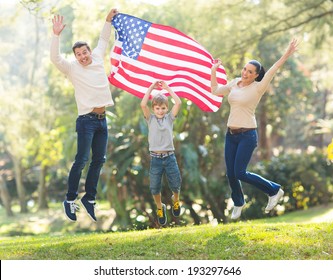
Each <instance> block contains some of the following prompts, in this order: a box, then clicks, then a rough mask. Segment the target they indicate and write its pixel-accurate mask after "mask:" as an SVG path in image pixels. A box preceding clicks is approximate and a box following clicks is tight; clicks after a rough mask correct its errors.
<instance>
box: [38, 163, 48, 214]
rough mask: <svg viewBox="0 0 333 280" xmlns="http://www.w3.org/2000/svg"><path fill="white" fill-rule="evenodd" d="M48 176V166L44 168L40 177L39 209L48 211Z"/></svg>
mask: <svg viewBox="0 0 333 280" xmlns="http://www.w3.org/2000/svg"><path fill="white" fill-rule="evenodd" d="M46 174H47V166H42V167H41V170H40V175H39V184H38V209H39V210H42V209H48V208H49V207H48V205H47V188H46V181H45V178H46Z"/></svg>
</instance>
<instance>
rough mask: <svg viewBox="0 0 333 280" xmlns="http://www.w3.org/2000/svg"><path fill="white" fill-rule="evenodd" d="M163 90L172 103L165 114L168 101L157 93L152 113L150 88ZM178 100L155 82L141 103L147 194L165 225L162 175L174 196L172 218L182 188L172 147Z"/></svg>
mask: <svg viewBox="0 0 333 280" xmlns="http://www.w3.org/2000/svg"><path fill="white" fill-rule="evenodd" d="M161 88H162V89H165V90H167V91H168V92H169V93H170V95H171V97H172V98H173V99H174V101H175V104H174V106H173V107H172V109H171V111H170V112H168V98H167V97H166V96H165V95H164V94H161V93H159V94H157V95H156V96H154V97H153V99H152V105H151V107H152V111H153V113H151V112H150V109H149V107H148V106H147V103H148V100H149V97H150V94H151V92H152V91H153V89H161ZM180 107H181V101H180V98H179V97H178V96H177V95H176V94H175V93H174V92H173V90H172V89H171V88H170V87H169V86H168V85H167V84H166V83H165V82H164V81H155V82H154V83H152V84H151V86H150V87H149V88H148V90H147V92H146V94H145V96H144V97H143V99H142V101H141V108H142V111H143V114H144V117H145V119H146V121H147V124H148V130H149V133H148V142H149V151H150V155H151V161H150V171H149V177H150V191H151V194H152V195H153V198H154V201H155V203H156V206H157V218H158V223H159V224H160V225H165V224H166V223H167V215H166V206H165V204H164V203H162V199H161V190H162V176H163V174H164V173H165V174H166V176H167V179H168V183H169V188H170V189H171V191H172V193H173V195H172V197H171V199H172V201H173V205H172V214H173V215H174V216H175V217H179V215H180V210H181V209H180V205H179V192H180V187H181V176H180V171H179V168H178V164H177V160H176V157H175V153H174V150H175V148H174V145H173V122H174V120H175V118H176V116H177V114H178V112H179V110H180Z"/></svg>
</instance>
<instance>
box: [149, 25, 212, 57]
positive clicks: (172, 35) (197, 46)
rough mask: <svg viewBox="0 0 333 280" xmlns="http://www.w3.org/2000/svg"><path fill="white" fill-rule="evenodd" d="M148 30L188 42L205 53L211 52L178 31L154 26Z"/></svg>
mask: <svg viewBox="0 0 333 280" xmlns="http://www.w3.org/2000/svg"><path fill="white" fill-rule="evenodd" d="M148 32H149V33H152V34H156V35H159V36H163V37H167V38H170V39H173V40H176V41H180V42H183V43H186V44H188V45H192V46H195V47H196V48H198V49H200V50H202V51H204V52H205V53H207V54H209V52H208V51H207V50H206V49H205V48H204V47H203V46H201V45H200V44H199V43H198V42H197V41H195V40H193V39H190V38H188V37H186V35H184V36H181V35H179V34H177V33H173V32H169V31H166V30H163V29H159V28H155V27H153V26H151V27H150V28H149V29H148ZM179 32H180V31H179Z"/></svg>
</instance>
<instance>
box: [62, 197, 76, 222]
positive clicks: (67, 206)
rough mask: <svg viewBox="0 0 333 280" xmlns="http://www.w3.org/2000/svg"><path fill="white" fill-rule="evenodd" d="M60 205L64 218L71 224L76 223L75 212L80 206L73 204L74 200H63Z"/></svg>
mask: <svg viewBox="0 0 333 280" xmlns="http://www.w3.org/2000/svg"><path fill="white" fill-rule="evenodd" d="M62 205H63V207H64V212H65V215H66V218H67V219H68V220H69V221H71V222H76V211H79V210H80V206H79V205H77V204H75V200H71V201H68V200H65V201H64V202H63V203H62Z"/></svg>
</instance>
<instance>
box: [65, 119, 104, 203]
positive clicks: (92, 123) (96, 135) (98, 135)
mask: <svg viewBox="0 0 333 280" xmlns="http://www.w3.org/2000/svg"><path fill="white" fill-rule="evenodd" d="M76 132H77V154H76V156H75V161H74V163H73V166H72V168H71V170H70V172H69V177H68V192H67V195H66V199H67V200H69V201H71V200H75V199H76V197H77V195H78V188H79V183H80V178H81V174H82V170H83V168H84V167H85V165H86V163H87V162H88V160H89V156H90V150H91V152H92V156H91V162H90V165H89V169H88V173H87V177H86V183H85V192H86V194H85V195H84V196H85V197H86V198H87V199H88V200H95V198H96V193H97V183H98V179H99V175H100V171H101V168H102V166H103V164H104V162H105V159H106V147H107V141H108V129H107V124H106V118H103V119H98V118H97V117H96V116H92V115H89V114H88V115H81V116H79V117H78V118H77V120H76Z"/></svg>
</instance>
